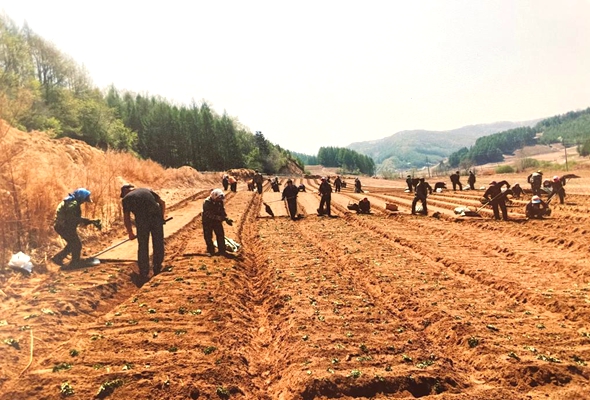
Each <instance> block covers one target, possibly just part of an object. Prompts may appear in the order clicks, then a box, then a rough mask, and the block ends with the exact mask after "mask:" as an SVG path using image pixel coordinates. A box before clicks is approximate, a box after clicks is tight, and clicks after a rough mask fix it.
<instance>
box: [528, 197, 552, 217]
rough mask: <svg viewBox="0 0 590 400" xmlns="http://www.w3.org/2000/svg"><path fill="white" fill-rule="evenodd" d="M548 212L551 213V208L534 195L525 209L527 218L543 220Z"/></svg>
mask: <svg viewBox="0 0 590 400" xmlns="http://www.w3.org/2000/svg"><path fill="white" fill-rule="evenodd" d="M547 211H549V206H548V205H547V203H545V202H544V201H543V200H541V198H540V197H539V196H537V195H534V196H533V197H532V198H531V201H530V202H529V203H528V204H527V205H526V206H525V208H524V213H525V215H526V217H527V218H539V219H540V218H543V216H544V215H546V214H547Z"/></svg>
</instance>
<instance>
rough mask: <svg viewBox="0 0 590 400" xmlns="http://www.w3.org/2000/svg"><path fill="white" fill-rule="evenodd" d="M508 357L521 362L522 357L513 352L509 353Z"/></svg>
mask: <svg viewBox="0 0 590 400" xmlns="http://www.w3.org/2000/svg"><path fill="white" fill-rule="evenodd" d="M508 357H510V358H514V359H515V360H516V361H520V357H519V356H518V355H517V354H516V353H515V352H513V351H511V352H510V353H508Z"/></svg>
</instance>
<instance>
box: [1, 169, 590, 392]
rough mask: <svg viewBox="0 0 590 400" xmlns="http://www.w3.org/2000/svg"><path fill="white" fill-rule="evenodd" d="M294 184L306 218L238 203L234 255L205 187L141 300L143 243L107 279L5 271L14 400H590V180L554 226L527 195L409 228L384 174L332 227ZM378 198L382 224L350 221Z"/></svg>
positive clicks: (472, 196)
mask: <svg viewBox="0 0 590 400" xmlns="http://www.w3.org/2000/svg"><path fill="white" fill-rule="evenodd" d="M488 178H489V179H492V178H494V177H492V176H490V177H485V178H483V177H482V178H481V180H484V179H485V180H488ZM504 178H505V177H504ZM285 180H286V178H284V179H283V182H282V183H283V184H284V181H285ZM517 180H520V182H521V184H522V182H524V176H516V175H512V176H510V181H511V182H515V181H517ZM431 182H434V180H433V181H431ZM295 183H296V184H299V183H304V184H305V185H306V186H307V192H306V193H301V194H300V196H299V206H300V207H299V208H300V212H301V214H303V215H304V218H302V219H300V220H298V221H291V220H290V219H289V218H286V215H287V214H286V209H285V206H284V205H283V203H282V202H281V201H280V194H278V193H272V192H270V191H269V190H270V189H269V187H268V183H266V186H265V192H264V193H263V196H259V195H258V194H256V193H252V192H248V191H246V188H245V184H244V182H243V181H240V185H239V186H238V192H237V193H230V194H229V195H228V197H227V200H226V209H227V211H228V214H229V215H230V217H231V218H233V219H234V220H235V221H236V222H235V223H234V226H232V227H229V226H227V227H226V229H227V231H226V234H227V236H228V237H231V238H233V239H235V240H236V241H238V242H239V243H241V245H242V248H241V250H240V251H239V253H238V255H237V256H236V257H235V258H221V257H208V256H206V255H204V254H203V253H204V251H205V245H204V242H203V239H202V231H201V225H200V218H199V212H200V208H201V205H202V201H203V198H204V197H205V196H206V195H207V194H208V190H209V189H210V183H206V184H205V185H204V186H203V187H202V188H196V189H195V190H194V192H193V193H192V194H193V196H192V197H189V198H187V201H184V202H177V203H178V204H177V206H176V207H171V208H170V212H169V216H173V217H174V219H173V220H172V221H171V222H169V223H168V224H167V226H166V231H167V235H168V237H167V239H166V246H167V256H166V263H165V266H166V267H167V268H166V270H165V271H164V272H163V273H162V274H160V275H158V276H156V277H152V278H151V280H150V281H149V282H147V283H146V284H144V285H143V286H141V285H136V284H134V283H133V279H132V274H133V273H134V271H136V270H137V267H136V266H135V263H134V261H133V260H135V244H134V243H132V242H131V243H127V244H125V245H122V246H120V247H118V248H117V249H116V251H115V250H113V251H112V252H107V253H105V254H103V255H102V256H101V258H102V260H103V262H102V264H101V265H99V266H97V267H93V268H86V269H81V270H75V271H60V270H59V269H58V268H57V267H56V266H54V265H48V266H47V268H48V272H47V273H35V272H34V273H33V274H32V275H31V276H25V275H23V274H20V273H17V272H11V273H9V274H5V276H4V278H3V280H2V282H3V283H2V286H1V289H2V290H1V291H0V298H1V299H2V301H1V303H0V304H1V305H0V339H2V341H5V340H8V339H15V340H16V341H18V342H17V343H14V342H13V343H12V344H9V343H1V344H0V393H1V394H0V399H3V400H8V399H60V398H63V397H66V395H65V392H67V387H66V386H65V385H66V383H67V384H68V385H70V387H71V388H72V390H73V392H74V394H73V396H72V398H80V399H90V398H116V399H131V398H136V399H187V398H188V399H191V398H192V399H218V398H232V399H282V400H288V399H330V398H339V399H353V398H374V399H384V398H400V399H414V398H417V397H421V398H433V399H435V398H436V399H547V398H550V399H583V398H590V395H589V394H588V393H589V392H588V387H589V383H590V382H589V379H590V376H589V370H588V366H587V363H588V362H590V325H589V321H590V306H589V303H590V297H589V293H590V263H589V261H588V260H589V259H590V241H589V239H588V237H589V229H590V228H589V226H590V225H589V222H590V221H589V220H590V216H589V211H590V197H588V195H587V189H588V188H590V181H589V179H588V178H581V179H572V180H571V181H570V182H568V184H567V186H566V189H567V191H568V196H567V198H566V204H564V205H559V204H553V203H552V206H553V214H552V216H551V218H549V219H547V220H544V221H537V220H534V221H533V220H530V221H527V220H525V219H524V216H523V215H522V206H523V205H524V201H519V200H514V201H513V203H512V207H510V216H511V221H508V222H503V221H502V222H500V221H495V220H493V219H491V218H490V215H491V214H490V210H489V209H487V208H483V209H481V210H480V214H481V217H460V216H457V215H455V214H454V212H453V209H454V208H455V207H457V206H471V207H473V208H474V209H475V208H477V207H479V206H481V204H480V202H479V198H480V197H481V194H482V192H481V191H463V192H456V193H455V192H452V191H445V192H443V193H438V194H434V195H432V196H431V197H430V198H429V209H430V213H431V216H428V217H424V216H416V215H410V214H409V204H410V202H411V200H412V196H411V194H408V193H405V192H404V188H403V186H404V182H403V181H402V180H399V181H386V180H382V179H369V178H366V179H364V180H363V184H364V186H363V187H364V189H365V190H366V191H367V193H365V194H354V193H352V192H351V187H352V186H353V185H352V181H351V182H350V183H351V184H350V185H348V187H347V189H346V190H345V191H344V192H342V193H339V194H333V198H332V210H333V212H332V213H333V215H334V218H328V217H319V216H317V215H316V214H315V209H316V208H317V205H318V202H319V197H318V195H317V193H316V192H315V191H316V190H317V187H318V182H317V181H316V180H311V179H309V180H308V179H302V178H299V177H297V178H295ZM480 183H482V184H485V183H487V182H478V186H479V184H480ZM447 184H448V182H447ZM523 186H524V185H523ZM163 193H164V197H165V198H166V199H167V200H168V201H169V204H171V203H173V202H176V201H175V200H176V199H175V196H176V197H177V194H176V192H175V191H174V190H172V189H171V190H168V191H163ZM364 196H366V197H368V198H369V200H371V203H372V205H373V208H372V210H373V213H372V214H371V215H357V214H356V213H351V212H349V211H348V209H347V207H346V206H347V205H348V204H349V202H351V201H357V200H358V199H359V198H361V197H364ZM528 197H530V196H528V195H527V198H528ZM173 199H174V200H173ZM263 201H264V202H266V203H267V204H268V205H269V206H270V207H271V208H272V210H273V212H274V214H275V217H274V218H271V217H270V216H269V215H268V214H267V213H266V212H265V209H264V206H263ZM386 202H394V203H396V204H398V205H399V211H398V212H389V211H386V210H385V203H386ZM173 222H174V224H173ZM121 233H122V232H121V231H118V232H112V233H111V236H108V237H105V238H103V240H102V241H101V242H100V243H96V244H85V248H84V251H85V252H86V254H87V255H91V254H94V253H96V252H99V251H100V250H102V249H104V248H106V247H108V246H109V245H111V244H113V243H115V244H116V243H118V242H120V241H121V240H122V239H124V237H122V236H117V235H118V234H121ZM125 246H127V248H125ZM62 392H64V394H62Z"/></svg>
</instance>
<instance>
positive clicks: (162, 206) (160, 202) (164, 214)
mask: <svg viewBox="0 0 590 400" xmlns="http://www.w3.org/2000/svg"><path fill="white" fill-rule="evenodd" d="M158 203H159V204H160V210H161V211H162V221H164V220H166V202H165V201H164V200H162V199H158Z"/></svg>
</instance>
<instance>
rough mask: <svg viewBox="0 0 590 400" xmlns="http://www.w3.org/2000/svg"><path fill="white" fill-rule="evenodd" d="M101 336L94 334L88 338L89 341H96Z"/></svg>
mask: <svg viewBox="0 0 590 400" xmlns="http://www.w3.org/2000/svg"><path fill="white" fill-rule="evenodd" d="M102 338H103V336H102V335H99V334H94V335H92V336H90V340H98V339H102Z"/></svg>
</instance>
